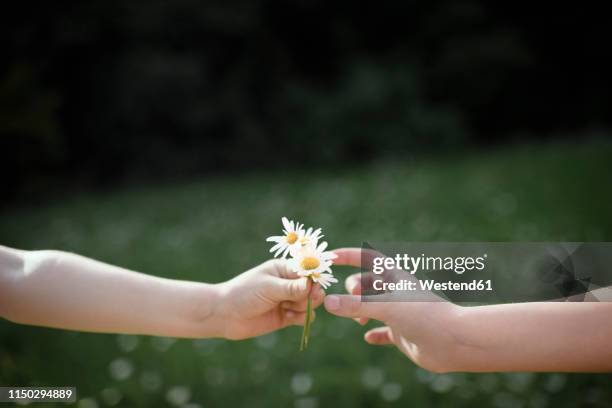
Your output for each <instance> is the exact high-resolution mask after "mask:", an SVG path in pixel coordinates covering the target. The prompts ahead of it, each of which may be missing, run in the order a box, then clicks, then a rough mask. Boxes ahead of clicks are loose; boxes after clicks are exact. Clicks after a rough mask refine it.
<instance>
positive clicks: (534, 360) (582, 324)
mask: <svg viewBox="0 0 612 408" xmlns="http://www.w3.org/2000/svg"><path fill="white" fill-rule="evenodd" d="M611 317H612V303H607V302H603V303H597V302H585V303H582V302H580V303H579V302H550V303H517V304H505V305H494V306H479V307H471V308H462V309H461V311H460V312H459V313H458V314H457V322H456V331H457V334H458V336H457V339H458V350H457V351H458V353H457V354H456V360H457V361H456V362H455V364H456V366H457V369H458V370H462V371H576V372H580V371H612V320H611Z"/></svg>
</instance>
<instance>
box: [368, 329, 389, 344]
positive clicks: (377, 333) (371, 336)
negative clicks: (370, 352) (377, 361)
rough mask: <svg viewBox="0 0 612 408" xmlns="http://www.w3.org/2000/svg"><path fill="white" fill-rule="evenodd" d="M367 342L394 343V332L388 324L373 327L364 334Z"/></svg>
mask: <svg viewBox="0 0 612 408" xmlns="http://www.w3.org/2000/svg"><path fill="white" fill-rule="evenodd" d="M363 338H364V339H365V341H366V342H368V343H370V344H375V345H379V346H380V345H384V344H393V332H391V329H390V328H389V327H387V326H384V327H377V328H375V329H372V330H370V331H368V332H366V334H365V335H364V336H363Z"/></svg>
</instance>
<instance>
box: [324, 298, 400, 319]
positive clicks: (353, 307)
mask: <svg viewBox="0 0 612 408" xmlns="http://www.w3.org/2000/svg"><path fill="white" fill-rule="evenodd" d="M361 299H362V297H361V296H353V295H328V296H326V297H325V309H326V310H327V311H328V312H330V313H331V314H334V315H336V316H342V317H369V318H373V319H376V320H383V321H384V320H385V319H386V317H387V315H388V314H389V311H390V307H389V304H388V303H385V302H374V301H371V302H367V301H365V302H362V301H361Z"/></svg>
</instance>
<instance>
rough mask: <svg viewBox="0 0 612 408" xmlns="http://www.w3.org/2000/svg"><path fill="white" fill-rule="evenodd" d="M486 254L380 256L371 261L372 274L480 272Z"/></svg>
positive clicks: (459, 273)
mask: <svg viewBox="0 0 612 408" xmlns="http://www.w3.org/2000/svg"><path fill="white" fill-rule="evenodd" d="M486 259H487V254H484V255H482V256H479V257H470V256H458V257H450V256H447V257H441V256H425V254H421V255H420V256H410V255H408V254H396V255H395V257H385V256H380V257H376V258H374V259H373V263H372V272H374V273H375V274H377V275H380V274H382V273H384V272H385V270H395V269H401V270H404V271H406V272H410V274H412V275H414V274H415V273H416V272H419V271H424V272H426V271H442V270H444V271H453V272H455V273H456V274H458V275H461V274H462V273H464V272H465V271H472V270H476V271H482V270H483V269H484V268H485V261H486Z"/></svg>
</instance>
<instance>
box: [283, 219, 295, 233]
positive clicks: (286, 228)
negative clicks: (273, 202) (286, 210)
mask: <svg viewBox="0 0 612 408" xmlns="http://www.w3.org/2000/svg"><path fill="white" fill-rule="evenodd" d="M281 221H282V223H283V227H284V228H285V230H292V229H293V228H292V225H291V224H290V223H289V220H288V219H287V217H283V218H281Z"/></svg>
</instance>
